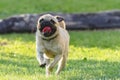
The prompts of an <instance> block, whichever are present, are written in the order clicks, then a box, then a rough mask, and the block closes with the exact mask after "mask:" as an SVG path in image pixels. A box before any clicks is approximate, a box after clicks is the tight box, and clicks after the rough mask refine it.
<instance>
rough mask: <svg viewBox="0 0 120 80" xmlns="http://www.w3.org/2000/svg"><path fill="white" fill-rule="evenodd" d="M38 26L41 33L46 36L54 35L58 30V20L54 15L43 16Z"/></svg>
mask: <svg viewBox="0 0 120 80" xmlns="http://www.w3.org/2000/svg"><path fill="white" fill-rule="evenodd" d="M38 23H39V24H38V26H39V30H40V32H41V34H42V35H43V36H45V37H49V36H52V35H53V34H54V33H55V32H56V30H57V27H56V25H55V24H56V21H55V19H54V17H52V16H50V15H47V16H44V17H41V18H40V19H39V21H38Z"/></svg>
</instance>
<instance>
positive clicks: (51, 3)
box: [0, 0, 120, 18]
mask: <svg viewBox="0 0 120 80" xmlns="http://www.w3.org/2000/svg"><path fill="white" fill-rule="evenodd" d="M119 4H120V0H47V1H46V0H20V1H18V0H0V18H6V17H9V16H10V15H16V14H24V13H44V12H64V13H81V12H97V11H104V10H113V9H120V6H119Z"/></svg>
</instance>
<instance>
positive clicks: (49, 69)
mask: <svg viewBox="0 0 120 80" xmlns="http://www.w3.org/2000/svg"><path fill="white" fill-rule="evenodd" d="M60 58H61V55H56V56H55V58H54V60H53V61H52V62H51V63H50V64H49V65H47V66H46V75H47V76H49V75H50V73H51V72H52V70H53V68H54V66H55V65H56V64H57V62H58V61H59V60H60Z"/></svg>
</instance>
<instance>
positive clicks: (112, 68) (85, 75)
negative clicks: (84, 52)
mask: <svg viewBox="0 0 120 80" xmlns="http://www.w3.org/2000/svg"><path fill="white" fill-rule="evenodd" d="M119 68H120V62H108V61H97V60H86V59H84V60H71V59H70V60H68V63H67V67H66V69H65V70H64V71H65V72H64V71H63V74H69V76H65V77H66V78H67V79H68V80H78V79H79V80H84V79H86V80H89V79H90V78H91V79H97V78H98V79H104V78H106V79H109V78H112V79H117V78H120V69H119Z"/></svg>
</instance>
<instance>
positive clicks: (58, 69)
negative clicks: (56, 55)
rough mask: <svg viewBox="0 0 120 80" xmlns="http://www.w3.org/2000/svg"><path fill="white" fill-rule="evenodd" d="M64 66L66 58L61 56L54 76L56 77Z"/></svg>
mask: <svg viewBox="0 0 120 80" xmlns="http://www.w3.org/2000/svg"><path fill="white" fill-rule="evenodd" d="M65 64H66V56H65V55H63V56H62V58H61V59H60V61H59V63H58V68H57V71H56V75H58V74H59V73H60V71H61V70H62V69H63V68H64V67H65Z"/></svg>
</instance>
